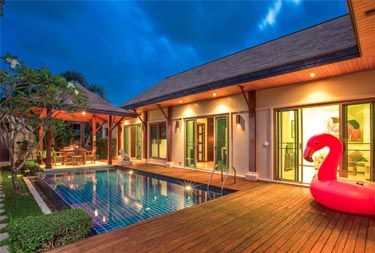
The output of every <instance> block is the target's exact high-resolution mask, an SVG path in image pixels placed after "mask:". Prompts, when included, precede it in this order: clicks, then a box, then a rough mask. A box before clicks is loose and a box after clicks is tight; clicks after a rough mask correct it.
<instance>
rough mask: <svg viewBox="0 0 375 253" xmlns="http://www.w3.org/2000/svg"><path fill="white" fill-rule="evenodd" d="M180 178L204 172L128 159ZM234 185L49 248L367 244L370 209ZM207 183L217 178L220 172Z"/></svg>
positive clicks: (340, 247)
mask: <svg viewBox="0 0 375 253" xmlns="http://www.w3.org/2000/svg"><path fill="white" fill-rule="evenodd" d="M133 169H140V170H142V171H147V172H151V173H156V174H160V175H164V176H171V177H177V178H179V179H180V180H186V181H194V182H197V183H207V181H208V177H209V174H208V173H202V172H199V171H189V170H183V169H176V168H165V167H161V166H144V165H143V166H140V167H139V168H137V166H134V167H133ZM231 180H233V178H230V179H228V182H229V184H228V185H229V186H230V188H231V189H234V190H238V192H236V193H233V194H230V195H227V196H225V197H222V198H218V199H215V200H212V201H209V202H205V203H203V204H200V205H196V206H193V207H190V208H186V209H183V210H179V211H177V212H174V213H171V214H167V215H164V216H161V217H157V218H154V219H150V220H146V221H142V222H140V223H137V224H133V225H130V226H127V227H124V228H121V229H118V230H116V231H112V232H108V233H106V234H102V235H97V236H93V237H89V238H86V239H84V240H81V241H79V242H77V243H73V244H69V245H66V246H64V247H61V248H58V249H55V250H53V251H51V252H72V253H74V252H92V253H99V252H199V253H201V252H202V253H203V252H366V253H367V252H372V253H375V217H374V216H372V217H370V216H358V215H350V214H344V213H339V212H335V211H333V210H329V209H327V208H325V207H323V206H321V205H319V204H317V203H316V202H315V201H313V199H312V197H311V195H310V192H309V189H308V188H305V187H298V186H291V185H285V184H280V183H269V182H249V181H246V180H244V179H241V178H238V179H237V184H236V185H233V183H232V181H231ZM213 185H216V186H220V175H215V177H214V180H213Z"/></svg>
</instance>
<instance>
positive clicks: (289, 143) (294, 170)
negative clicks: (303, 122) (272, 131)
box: [276, 109, 301, 181]
mask: <svg viewBox="0 0 375 253" xmlns="http://www.w3.org/2000/svg"><path fill="white" fill-rule="evenodd" d="M276 122H277V133H276V139H277V150H276V157H277V163H276V166H277V177H278V179H279V180H286V181H300V180H301V170H300V166H299V153H300V150H299V146H300V144H299V143H300V141H299V140H300V135H299V133H300V131H299V129H300V127H299V126H300V111H299V110H297V109H294V110H285V111H278V112H277V114H276Z"/></svg>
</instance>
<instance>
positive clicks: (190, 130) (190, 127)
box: [185, 119, 195, 167]
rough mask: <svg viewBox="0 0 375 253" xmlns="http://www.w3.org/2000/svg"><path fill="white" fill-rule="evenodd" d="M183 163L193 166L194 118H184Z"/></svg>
mask: <svg viewBox="0 0 375 253" xmlns="http://www.w3.org/2000/svg"><path fill="white" fill-rule="evenodd" d="M185 158H186V160H185V165H186V166H187V167H195V120H194V119H192V120H186V136H185Z"/></svg>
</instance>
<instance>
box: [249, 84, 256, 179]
mask: <svg viewBox="0 0 375 253" xmlns="http://www.w3.org/2000/svg"><path fill="white" fill-rule="evenodd" d="M248 106H249V172H256V122H255V116H256V113H255V107H256V101H255V91H249V92H248Z"/></svg>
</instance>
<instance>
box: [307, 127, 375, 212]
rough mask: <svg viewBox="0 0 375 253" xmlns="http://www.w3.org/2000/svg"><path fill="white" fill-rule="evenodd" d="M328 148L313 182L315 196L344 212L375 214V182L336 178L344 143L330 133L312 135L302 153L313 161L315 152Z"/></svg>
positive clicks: (311, 190)
mask: <svg viewBox="0 0 375 253" xmlns="http://www.w3.org/2000/svg"><path fill="white" fill-rule="evenodd" d="M324 147H329V149H330V151H329V153H328V156H327V157H326V159H325V160H324V161H323V163H322V165H321V166H320V169H319V171H318V175H317V176H316V175H315V176H314V177H313V179H312V181H311V184H310V192H311V195H312V196H313V198H314V199H315V200H316V201H317V202H319V203H320V204H322V205H324V206H326V207H328V208H331V209H334V210H338V211H342V212H346V213H354V214H370V215H375V183H372V182H362V181H353V180H343V179H337V166H338V164H339V162H340V160H341V156H342V150H343V149H342V143H341V141H340V140H339V139H337V138H336V137H334V136H332V135H330V134H319V135H315V136H313V137H311V138H310V139H309V140H308V142H307V144H306V148H305V150H304V153H303V157H304V159H306V160H307V161H309V162H312V161H313V160H312V155H313V154H314V153H315V152H316V151H318V150H320V149H322V148H324Z"/></svg>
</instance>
